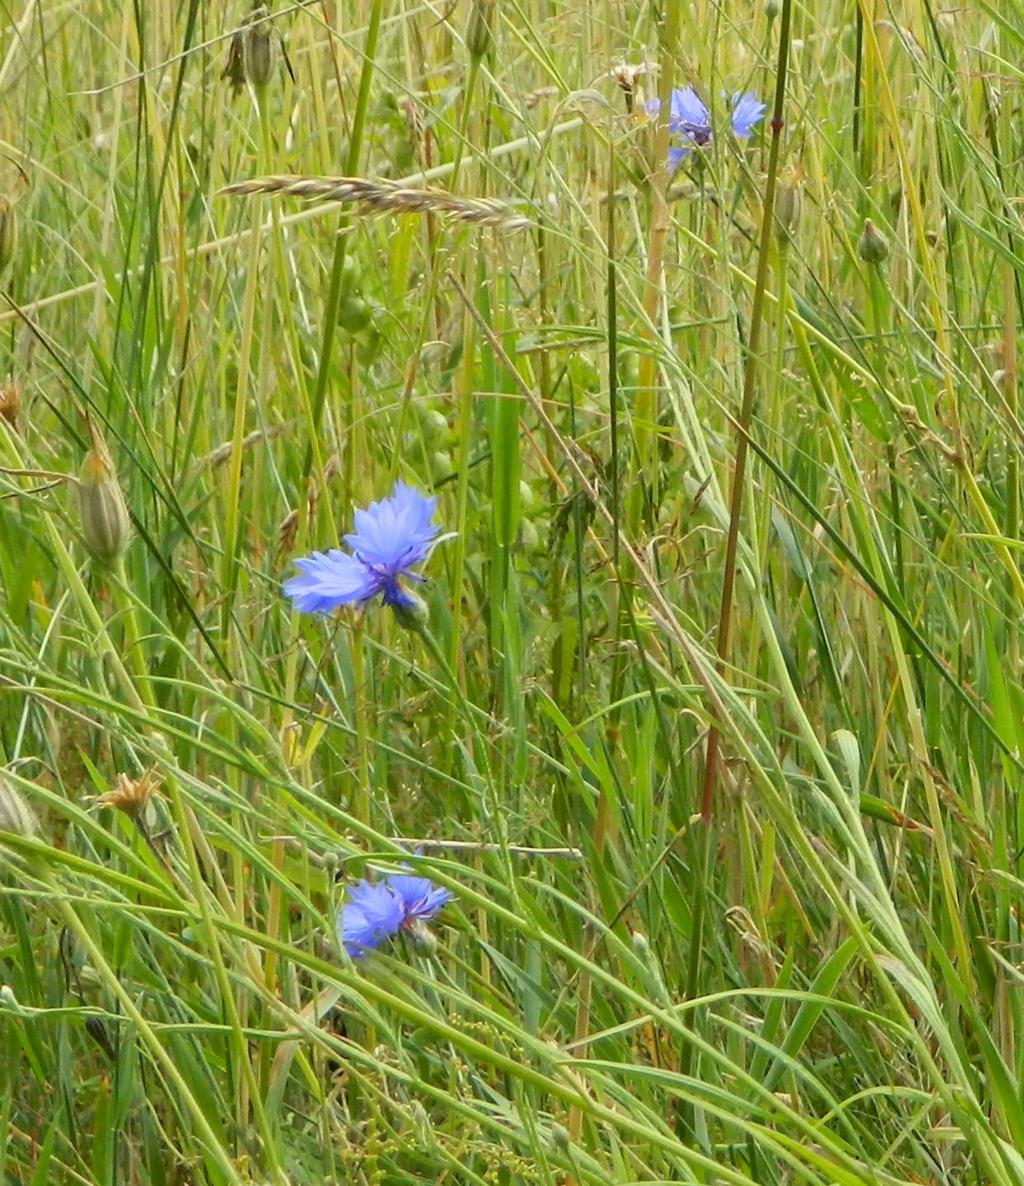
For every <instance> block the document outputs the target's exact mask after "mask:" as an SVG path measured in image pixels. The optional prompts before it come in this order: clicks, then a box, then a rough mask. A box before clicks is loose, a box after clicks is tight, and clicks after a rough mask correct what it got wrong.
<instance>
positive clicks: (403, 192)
mask: <svg viewBox="0 0 1024 1186" xmlns="http://www.w3.org/2000/svg"><path fill="white" fill-rule="evenodd" d="M220 192H221V193H222V194H287V195H288V196H290V197H294V198H320V199H321V200H323V201H327V202H358V203H359V205H360V206H362V208H363V210H364V211H366V212H368V213H370V214H385V213H394V214H422V213H423V212H424V211H427V210H433V211H435V212H437V213H439V214H442V215H444V216H445V217H447V218H450V219H452V220H453V221H455V222H468V223H475V224H477V225H479V226H496V227H501V229H502V230H506V231H518V230H525V229H526V228H527V227H530V226H532V225H533V223H532V222H531V221H530V219H528V218H525V217H524V216H523V215H521V214H518V213H517V212H516V211H515V210H513V209H512V207H511V206H509V205H508V203H507V202H503V201H501V200H500V199H498V198H460V197H456V196H455V195H454V194H450V193H449V192H448V191H447V190H443V189H410V188H409V187H408V186H404V185H398V184H396V183H395V182H392V181H368V180H366V179H365V178H363V177H288V176H282V177H254V178H252V179H251V180H250V181H235V182H233V183H232V184H231V185H228V186H225V187H224V189H222V190H221V191H220Z"/></svg>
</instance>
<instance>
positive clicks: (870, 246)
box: [857, 218, 889, 264]
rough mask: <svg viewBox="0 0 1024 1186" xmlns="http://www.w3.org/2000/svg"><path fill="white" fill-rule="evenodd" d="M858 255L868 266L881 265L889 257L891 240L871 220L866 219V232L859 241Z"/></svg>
mask: <svg viewBox="0 0 1024 1186" xmlns="http://www.w3.org/2000/svg"><path fill="white" fill-rule="evenodd" d="M857 254H858V255H859V256H860V258H861V259H862V260H863V261H864V262H865V263H866V264H880V263H882V262H884V261H885V260H886V259H887V258H888V256H889V240H888V239H886V237H885V235H883V234H882V232H881V231H880V230H879V229H878V227H876V226H875V224H874V223H873V222H872V221H871V219H870V218H865V219H864V230H863V231H861V235H860V238H859V239H858V240H857Z"/></svg>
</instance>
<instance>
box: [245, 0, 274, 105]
mask: <svg viewBox="0 0 1024 1186" xmlns="http://www.w3.org/2000/svg"><path fill="white" fill-rule="evenodd" d="M268 15H269V14H268V12H267V9H266V7H265V6H263V5H262V4H261V5H260V6H259V7H258V8H254V9H253V10H252V12H251V13H250V14H249V19H248V20H247V21H246V24H245V29H244V34H245V36H244V40H243V42H242V61H243V64H244V67H245V77H246V81H247V82H249V83H251V84H252V86H254V87H255V88H256V89H257V90H263V88H264V87H265V86H266V85H267V83H269V82H270V80H271V78H272V77H273V74H274V34H273V31H272V29H271V28H270V24H269V23H268V21H267V16H268Z"/></svg>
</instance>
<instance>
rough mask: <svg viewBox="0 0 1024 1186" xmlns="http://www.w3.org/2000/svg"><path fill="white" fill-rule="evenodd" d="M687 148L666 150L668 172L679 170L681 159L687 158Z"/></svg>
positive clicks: (688, 151)
mask: <svg viewBox="0 0 1024 1186" xmlns="http://www.w3.org/2000/svg"><path fill="white" fill-rule="evenodd" d="M689 153H690V150H689V149H688V148H670V149H669V150H668V171H669V172H670V173H674V172H675V171H676V169H678V168H679V165H680V164H681V162H682V160H683V157H685V156H689Z"/></svg>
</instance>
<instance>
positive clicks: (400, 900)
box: [338, 873, 452, 959]
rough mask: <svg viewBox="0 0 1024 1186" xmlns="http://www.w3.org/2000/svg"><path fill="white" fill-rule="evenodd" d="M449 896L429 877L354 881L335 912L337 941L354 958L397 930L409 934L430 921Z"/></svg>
mask: <svg viewBox="0 0 1024 1186" xmlns="http://www.w3.org/2000/svg"><path fill="white" fill-rule="evenodd" d="M451 896H452V895H451V892H450V891H449V890H446V889H443V888H442V887H441V886H438V885H434V883H433V882H432V881H430V880H429V879H428V878H426V877H413V876H412V875H411V874H405V873H389V874H387V875H386V876H385V877H384V878H382V879H381V880H380V881H376V882H374V881H366V880H363V881H359V882H356V884H355V885H354V886H352V887H351V888H350V889H349V891H348V898H347V900H346V901H345V903H344V905H343V906H342V908H341V910H340V911H339V912H338V938H339V940H340V941H341V944H342V946H343V947H344V948H345V950H346V951H347V952H348V954H349V955H350V956H352V957H353V959H357V958H358V957H359V956H361V955H365V953H366V952H367V951H369V950H371V949H372V948H374V947H379V946H380V944H381V943H383V942H384V941H385V940H386V939H390V938H391V937H392V936H393V935H397V934H398V933H399V931H403V930H404V931H411V930H413V929H414V928H418V927H419V926H420V925H421V924H422V923H424V922H427V921H429V920H430V919H432V918H433V917H434V915H435V914H437V913H438V911H439V910H440V909H441V907H442V906H444V904H445V903H446V902H448V901H449V900H450V899H451Z"/></svg>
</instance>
